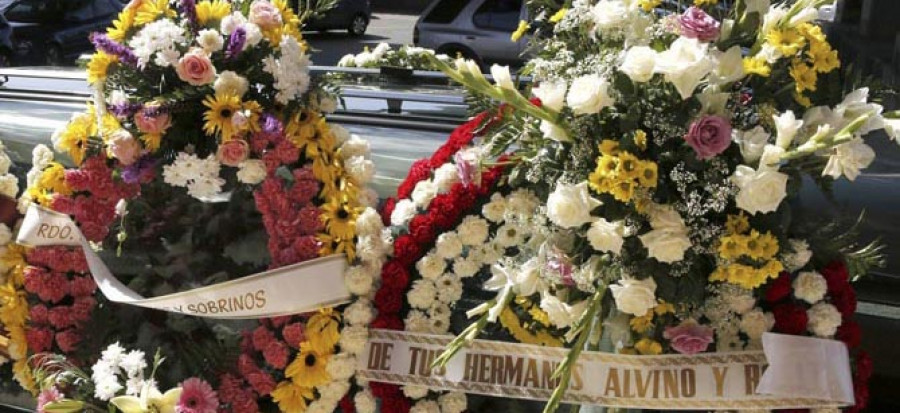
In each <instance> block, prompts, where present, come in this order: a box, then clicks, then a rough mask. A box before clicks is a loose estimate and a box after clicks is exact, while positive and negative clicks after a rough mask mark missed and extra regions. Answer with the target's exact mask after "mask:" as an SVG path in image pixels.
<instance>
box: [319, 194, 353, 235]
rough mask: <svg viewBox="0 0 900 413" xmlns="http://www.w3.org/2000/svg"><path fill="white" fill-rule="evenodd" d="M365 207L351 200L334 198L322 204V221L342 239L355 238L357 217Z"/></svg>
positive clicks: (332, 233)
mask: <svg viewBox="0 0 900 413" xmlns="http://www.w3.org/2000/svg"><path fill="white" fill-rule="evenodd" d="M362 211H363V208H362V207H360V206H358V205H355V204H354V203H352V202H351V201H350V200H337V199H332V200H330V201H329V202H328V203H326V204H325V205H322V222H324V223H325V230H326V231H328V233H329V234H331V235H333V236H336V237H340V238H342V239H350V238H353V235H354V234H355V233H356V218H357V217H358V216H359V214H360V213H362Z"/></svg>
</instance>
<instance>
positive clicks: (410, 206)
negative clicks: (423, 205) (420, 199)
mask: <svg viewBox="0 0 900 413" xmlns="http://www.w3.org/2000/svg"><path fill="white" fill-rule="evenodd" d="M416 212H418V209H417V208H416V204H415V203H414V202H413V201H412V200H409V199H403V200H401V201H400V202H397V205H395V206H394V211H393V212H391V225H393V226H395V227H399V226H404V225H406V224H407V223H409V221H410V220H411V219H413V217H414V216H416Z"/></svg>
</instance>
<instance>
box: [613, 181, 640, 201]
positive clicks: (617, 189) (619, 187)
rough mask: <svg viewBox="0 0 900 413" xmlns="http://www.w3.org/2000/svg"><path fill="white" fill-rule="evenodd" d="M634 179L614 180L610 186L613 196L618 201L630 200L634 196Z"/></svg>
mask: <svg viewBox="0 0 900 413" xmlns="http://www.w3.org/2000/svg"><path fill="white" fill-rule="evenodd" d="M634 189H635V188H634V181H616V182H614V183H613V184H612V187H611V188H610V193H612V195H613V198H615V199H616V200H617V201H620V202H630V201H631V198H633V197H634Z"/></svg>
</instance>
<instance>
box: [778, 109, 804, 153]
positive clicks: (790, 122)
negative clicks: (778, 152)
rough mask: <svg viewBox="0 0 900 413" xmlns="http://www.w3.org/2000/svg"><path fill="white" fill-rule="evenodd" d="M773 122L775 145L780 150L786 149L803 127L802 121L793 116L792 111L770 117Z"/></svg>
mask: <svg viewBox="0 0 900 413" xmlns="http://www.w3.org/2000/svg"><path fill="white" fill-rule="evenodd" d="M772 118H773V119H774V120H775V130H776V131H777V133H776V135H775V144H776V145H778V146H779V147H781V148H784V149H788V148H789V147H790V146H791V142H793V140H794V137H795V136H797V132H798V131H800V128H802V127H803V120H802V119H797V117H796V116H794V111H792V110H789V111H787V112H784V113H782V114H781V115H778V116H773V117H772Z"/></svg>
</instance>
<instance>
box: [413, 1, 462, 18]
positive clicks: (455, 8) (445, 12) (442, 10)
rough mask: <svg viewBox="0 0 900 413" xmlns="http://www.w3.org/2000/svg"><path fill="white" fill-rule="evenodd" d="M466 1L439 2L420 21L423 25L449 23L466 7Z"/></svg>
mask: <svg viewBox="0 0 900 413" xmlns="http://www.w3.org/2000/svg"><path fill="white" fill-rule="evenodd" d="M467 4H469V2H468V1H467V0H439V1H438V3H437V4H436V5H434V8H432V9H431V11H430V12H429V13H428V15H427V16H425V19H423V20H422V21H423V22H425V23H451V22H453V20H454V19H456V16H458V15H459V12H461V11H462V9H463V8H465V7H466V5H467Z"/></svg>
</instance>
